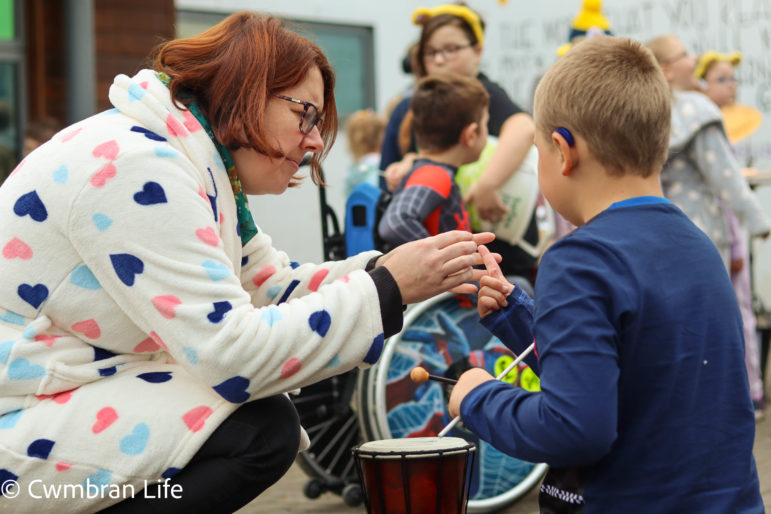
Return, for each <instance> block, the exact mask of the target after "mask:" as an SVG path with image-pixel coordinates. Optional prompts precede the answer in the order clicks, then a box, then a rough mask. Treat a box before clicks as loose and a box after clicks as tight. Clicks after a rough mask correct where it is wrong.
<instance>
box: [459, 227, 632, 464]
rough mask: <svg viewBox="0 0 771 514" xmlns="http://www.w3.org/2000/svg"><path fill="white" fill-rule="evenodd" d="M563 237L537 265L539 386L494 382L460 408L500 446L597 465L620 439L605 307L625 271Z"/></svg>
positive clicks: (537, 457)
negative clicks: (528, 387)
mask: <svg viewBox="0 0 771 514" xmlns="http://www.w3.org/2000/svg"><path fill="white" fill-rule="evenodd" d="M565 242H568V240H562V241H560V242H559V243H557V245H559V246H557V245H555V246H553V247H552V248H550V249H549V251H547V252H546V254H544V257H543V263H542V266H541V267H540V268H539V269H540V271H539V276H538V282H537V284H538V293H537V294H536V308H535V311H534V314H535V318H534V325H533V327H534V335H535V338H536V340H537V341H538V348H539V361H540V366H541V373H540V379H541V391H539V392H529V391H525V390H524V389H521V388H518V387H514V386H512V385H510V384H507V383H505V382H499V381H489V382H485V383H483V384H481V385H479V386H478V387H476V388H474V389H473V390H472V391H471V392H470V393H469V394H468V395H467V396H466V397H465V398H464V400H463V402H462V403H461V409H460V411H461V417H462V419H463V422H464V424H465V425H466V427H467V428H469V429H470V430H471V431H473V432H474V433H475V434H477V435H479V436H480V437H481V438H482V439H484V440H486V441H488V442H490V443H491V444H492V445H493V446H495V447H496V448H499V449H500V450H501V451H503V452H505V453H507V454H509V455H512V456H515V457H517V458H519V459H523V460H526V461H529V462H546V463H548V464H549V465H552V466H577V465H585V464H589V463H592V462H596V461H597V460H599V459H600V458H601V457H602V456H603V455H605V454H606V453H607V452H608V451H610V448H611V445H612V444H613V441H615V439H616V436H617V434H616V427H617V409H618V389H617V381H618V378H619V367H618V350H617V348H616V346H615V334H616V333H615V327H614V325H613V323H612V321H611V320H610V319H609V318H608V316H607V310H608V302H609V300H608V298H610V296H611V295H612V294H613V293H612V292H611V291H612V290H613V287H614V284H613V283H612V282H613V281H614V280H615V281H618V280H619V277H621V276H623V275H619V274H617V273H614V272H618V271H619V269H618V268H615V269H613V270H609V267H612V266H613V263H612V262H611V264H608V263H609V262H610V259H607V258H602V257H601V256H600V258H598V255H597V254H596V252H597V250H595V249H591V248H581V247H579V246H578V245H575V244H574V245H572V247H571V245H570V244H568V245H565V244H564V243H565ZM561 243H562V244H561ZM566 250H567V251H566ZM542 273H543V274H542ZM587 320H591V321H587Z"/></svg>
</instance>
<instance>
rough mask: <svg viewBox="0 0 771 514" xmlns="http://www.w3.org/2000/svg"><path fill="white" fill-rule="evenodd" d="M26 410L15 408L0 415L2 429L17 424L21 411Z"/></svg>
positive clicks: (0, 427)
mask: <svg viewBox="0 0 771 514" xmlns="http://www.w3.org/2000/svg"><path fill="white" fill-rule="evenodd" d="M22 412H24V410H23V409H19V410H14V411H11V412H9V413H8V414H3V415H2V416H0V429H7V428H13V427H15V426H16V423H18V422H19V418H20V417H21V413H22ZM0 483H2V482H0Z"/></svg>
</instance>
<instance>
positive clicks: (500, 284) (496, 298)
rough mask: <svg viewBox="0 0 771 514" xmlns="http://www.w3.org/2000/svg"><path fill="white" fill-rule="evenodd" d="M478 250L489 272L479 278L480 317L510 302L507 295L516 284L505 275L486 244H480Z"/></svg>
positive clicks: (478, 304)
mask: <svg viewBox="0 0 771 514" xmlns="http://www.w3.org/2000/svg"><path fill="white" fill-rule="evenodd" d="M477 250H478V252H479V255H480V256H481V257H482V262H483V263H484V265H485V268H486V269H487V274H486V275H485V276H482V277H481V278H480V279H479V296H478V301H477V310H478V311H479V317H480V318H484V317H485V316H487V315H488V314H490V313H491V312H495V311H497V310H500V309H501V308H503V307H506V306H507V305H508V304H509V302H507V301H506V297H507V296H508V295H509V294H510V293H511V292H512V291H513V290H514V285H513V284H511V283H509V281H508V280H506V277H504V276H503V272H501V268H500V267H499V266H498V263H497V262H496V261H495V258H494V257H493V254H491V253H490V250H488V249H487V247H486V246H484V245H480V246H479V248H478V249H477Z"/></svg>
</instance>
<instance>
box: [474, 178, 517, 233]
mask: <svg viewBox="0 0 771 514" xmlns="http://www.w3.org/2000/svg"><path fill="white" fill-rule="evenodd" d="M463 201H464V202H466V205H473V206H474V209H476V211H477V214H479V217H480V218H482V219H483V220H486V221H489V222H490V223H495V222H497V221H499V220H501V218H503V217H504V216H505V215H506V214H507V213H508V212H509V208H508V207H506V206H505V205H504V204H503V200H502V199H501V194H500V193H499V192H498V190H497V189H496V188H494V187H490V186H488V185H486V184H485V183H484V182H482V181H481V180H478V181H476V182H475V183H474V184H472V185H471V187H470V188H469V189H468V191H467V192H466V196H465V197H464V198H463Z"/></svg>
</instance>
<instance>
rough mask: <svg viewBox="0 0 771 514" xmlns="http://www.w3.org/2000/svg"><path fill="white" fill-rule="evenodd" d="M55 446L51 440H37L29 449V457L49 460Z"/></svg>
mask: <svg viewBox="0 0 771 514" xmlns="http://www.w3.org/2000/svg"><path fill="white" fill-rule="evenodd" d="M54 444H56V443H54V442H53V441H51V440H50V439H36V440H34V441H32V443H31V444H30V445H29V446H28V447H27V455H28V456H30V457H37V458H39V459H47V458H48V455H50V453H51V449H52V448H53V447H54Z"/></svg>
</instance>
